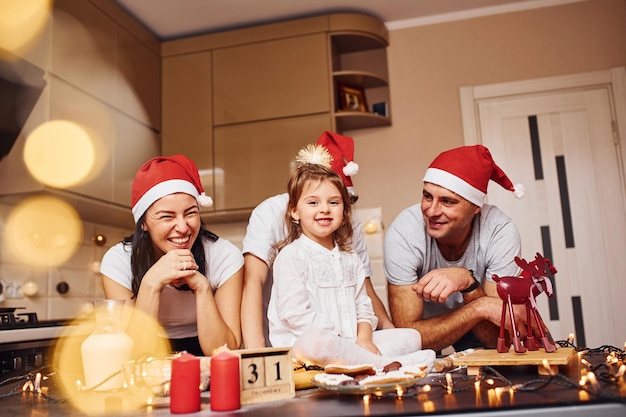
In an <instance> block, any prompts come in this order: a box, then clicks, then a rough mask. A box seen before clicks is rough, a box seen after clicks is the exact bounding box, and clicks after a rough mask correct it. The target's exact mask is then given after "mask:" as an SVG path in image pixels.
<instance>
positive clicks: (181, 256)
mask: <svg viewBox="0 0 626 417" xmlns="http://www.w3.org/2000/svg"><path fill="white" fill-rule="evenodd" d="M197 271H198V264H196V261H195V259H194V257H193V255H192V254H191V251H190V250H188V249H176V250H172V251H169V252H167V253H166V254H165V255H163V256H161V258H160V259H159V260H158V261H156V262H155V263H154V265H152V267H151V268H150V269H149V270H148V272H146V275H145V276H144V277H143V280H142V282H141V285H142V286H143V285H150V286H152V287H153V288H155V289H158V290H159V291H160V290H161V289H163V287H164V286H166V285H171V286H173V287H177V286H180V285H183V284H185V283H187V282H186V281H187V279H189V278H192V277H193V276H194V275H196V272H197Z"/></svg>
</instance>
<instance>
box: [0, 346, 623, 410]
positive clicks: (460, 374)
mask: <svg viewBox="0 0 626 417" xmlns="http://www.w3.org/2000/svg"><path fill="white" fill-rule="evenodd" d="M586 358H587V359H588V360H589V363H590V364H591V365H590V367H589V368H588V369H584V370H583V372H582V374H583V375H584V374H585V372H586V371H588V370H593V371H594V375H597V377H596V381H597V385H592V384H588V385H587V386H586V387H585V388H584V389H580V386H579V385H578V380H579V377H580V375H581V372H580V371H579V366H580V365H576V364H574V365H568V366H562V367H559V373H557V374H555V375H552V376H550V375H547V376H543V375H539V373H538V369H537V367H536V366H535V367H533V366H509V367H497V368H495V367H494V368H491V367H483V368H482V375H481V376H480V377H479V379H480V384H479V387H478V388H477V387H476V384H475V382H476V380H477V377H475V376H468V375H467V373H466V369H465V368H457V369H456V370H453V371H451V372H450V376H451V377H452V387H451V388H452V389H451V390H448V387H449V386H448V383H447V380H446V375H445V374H444V373H440V374H429V375H428V376H427V377H426V378H424V379H421V380H419V383H418V384H416V385H415V386H412V387H410V388H408V389H407V390H406V392H405V393H404V394H403V396H402V397H401V398H398V396H397V395H396V394H395V393H391V394H384V395H382V396H375V395H370V397H369V399H365V398H364V397H363V396H362V395H352V394H337V393H335V392H331V391H325V390H321V389H318V388H312V389H306V390H300V391H297V392H296V397H295V398H290V399H284V400H275V401H269V402H264V403H258V404H251V405H244V406H242V408H241V409H239V410H236V411H232V412H213V411H211V409H210V394H209V392H208V391H205V392H203V393H202V408H201V411H199V412H197V413H192V414H189V415H220V416H254V417H265V416H267V417H277V416H301V417H328V416H345V417H348V416H364V415H365V416H367V415H369V416H414V415H424V414H435V415H447V416H450V415H460V414H463V415H472V416H488V417H491V416H516V417H518V416H530V415H536V414H537V413H542V412H543V413H546V412H548V413H550V415H551V416H564V417H565V416H567V417H573V416H585V417H588V416H598V417H599V416H602V417H607V416H621V417H623V416H626V382H625V380H624V377H621V378H615V373H616V371H617V369H613V368H609V367H608V366H606V365H605V364H604V358H606V353H596V354H587V356H586ZM580 369H582V368H580ZM42 371H45V370H42ZM33 378H34V376H33V375H28V376H27V375H21V376H16V377H15V378H14V379H8V378H4V380H3V381H2V382H1V383H0V408H1V409H2V413H3V415H5V416H12V417H47V416H50V417H56V416H77V417H82V416H89V415H94V414H109V415H116V416H128V417H134V416H168V415H172V414H171V413H170V410H169V407H168V406H167V405H161V406H158V407H147V406H140V407H136V408H134V409H132V410H128V409H127V408H128V407H126V405H125V404H127V396H128V395H129V393H127V392H124V391H121V392H117V393H110V392H109V393H93V392H92V393H79V392H78V391H76V392H75V393H71V394H70V395H65V396H64V395H63V392H62V391H61V390H60V389H59V387H58V386H57V385H56V383H55V376H54V372H50V373H49V378H48V379H44V380H42V381H41V384H40V386H41V387H44V388H43V390H44V393H45V394H47V395H42V394H40V393H38V392H37V391H34V392H33V391H28V390H27V391H25V392H23V391H22V387H23V386H24V384H25V383H26V384H27V385H29V381H33V382H35V381H34V379H33ZM490 383H491V384H490ZM426 386H429V387H430V390H427V389H425V388H424V387H426ZM513 386H514V387H515V388H514V390H512V389H511V387H513ZM80 401H84V402H83V403H82V404H89V406H88V408H87V409H85V408H81V407H82V406H81V405H79V404H80ZM122 404H124V406H123V407H124V409H121V407H122ZM177 415H180V414H177Z"/></svg>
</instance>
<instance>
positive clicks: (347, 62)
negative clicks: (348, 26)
mask: <svg viewBox="0 0 626 417" xmlns="http://www.w3.org/2000/svg"><path fill="white" fill-rule="evenodd" d="M329 37H330V45H331V56H332V59H331V65H332V71H331V73H332V88H333V94H332V96H333V118H334V121H335V128H336V130H337V131H338V132H342V131H344V130H353V129H367V128H372V127H384V126H390V125H391V117H390V113H389V81H388V72H387V40H386V39H384V38H382V37H380V36H377V35H376V34H372V33H368V32H364V31H339V32H331V33H330V34H329ZM340 85H345V86H348V87H351V88H354V89H358V90H361V91H363V94H364V97H365V102H366V108H367V110H368V111H367V112H363V111H352V110H347V109H342V108H341V99H340V94H341V91H340V87H339V86H340ZM375 103H386V106H385V108H386V114H384V115H380V114H376V113H374V112H373V111H372V107H373V104H375Z"/></svg>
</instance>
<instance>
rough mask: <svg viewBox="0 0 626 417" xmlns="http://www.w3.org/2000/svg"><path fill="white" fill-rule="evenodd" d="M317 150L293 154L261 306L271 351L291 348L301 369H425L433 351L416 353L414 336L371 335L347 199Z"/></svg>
mask: <svg viewBox="0 0 626 417" xmlns="http://www.w3.org/2000/svg"><path fill="white" fill-rule="evenodd" d="M330 161H331V156H330V154H329V153H328V151H327V150H326V149H325V148H324V147H322V146H319V145H318V146H313V145H309V146H307V147H306V148H304V149H303V150H301V151H300V152H299V153H298V157H297V162H298V164H299V166H298V168H297V169H296V171H295V173H294V174H293V175H292V177H291V179H290V180H289V184H288V193H289V204H288V208H287V213H286V218H285V221H286V222H287V230H288V233H287V237H286V238H285V240H283V241H282V242H280V243H279V244H278V245H277V247H276V249H277V250H278V251H279V252H278V255H277V256H276V259H275V261H274V266H273V268H274V284H273V286H272V295H271V298H270V303H269V307H268V319H269V325H270V341H271V343H272V346H275V347H278V346H292V347H293V353H294V357H295V358H296V359H297V360H299V361H301V362H304V363H308V364H315V365H318V366H325V365H328V364H331V363H333V364H338V365H357V364H371V365H373V366H374V367H377V368H382V367H384V366H385V365H386V364H388V363H390V362H393V361H398V362H400V363H401V364H402V365H416V364H423V365H426V366H427V367H428V369H430V368H431V367H432V365H433V363H434V360H435V352H434V351H432V350H420V349H421V335H420V333H419V332H418V331H417V330H414V329H386V330H379V331H373V329H376V324H377V318H376V316H375V315H374V310H373V308H372V303H371V301H370V298H369V297H368V296H367V293H366V290H365V287H364V280H365V273H364V271H363V264H362V262H361V260H360V259H359V257H358V256H357V255H356V254H355V253H354V252H352V251H351V250H350V247H349V244H350V241H351V237H352V226H351V218H350V216H351V215H350V213H351V208H350V204H351V201H350V196H349V194H348V192H347V190H346V188H345V186H344V184H343V181H342V179H341V177H339V175H337V174H336V173H335V172H334V171H333V170H332V169H331V168H330Z"/></svg>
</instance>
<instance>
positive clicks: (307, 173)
mask: <svg viewBox="0 0 626 417" xmlns="http://www.w3.org/2000/svg"><path fill="white" fill-rule="evenodd" d="M322 181H329V182H330V183H331V184H333V185H334V186H335V187H337V189H338V190H339V191H340V192H341V199H342V201H343V221H342V222H341V225H340V226H339V228H338V229H337V230H335V231H334V232H333V240H334V241H335V242H336V243H337V246H338V247H339V249H341V250H344V251H350V250H352V249H351V248H350V245H351V244H352V232H353V230H352V200H351V199H350V194H349V193H348V190H347V189H346V186H345V184H344V182H343V180H342V179H341V177H340V176H339V175H337V173H336V172H335V171H333V170H332V169H331V168H330V167H328V166H324V165H320V164H316V163H305V164H302V165H300V166H299V167H298V168H297V169H296V171H295V172H294V173H293V175H292V176H291V178H290V179H289V183H288V184H287V193H288V194H289V203H288V204H287V212H286V213H285V219H284V222H285V225H286V227H287V234H286V237H285V239H283V240H281V241H280V242H278V243H277V244H276V245H274V256H273V257H272V258H274V257H275V255H276V254H277V253H278V252H279V251H280V250H281V249H282V248H284V247H285V246H287V245H288V244H289V243H291V242H293V241H294V240H296V239H298V238H299V237H300V235H301V234H302V227H301V226H300V224H296V223H295V222H294V221H293V219H292V218H291V211H292V210H294V209H295V208H296V206H297V205H298V200H300V197H301V196H302V193H303V192H304V188H305V186H307V185H316V184H319V183H321V182H322ZM272 260H273V259H272Z"/></svg>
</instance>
